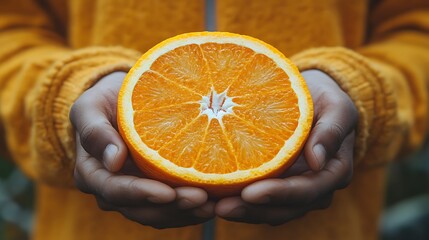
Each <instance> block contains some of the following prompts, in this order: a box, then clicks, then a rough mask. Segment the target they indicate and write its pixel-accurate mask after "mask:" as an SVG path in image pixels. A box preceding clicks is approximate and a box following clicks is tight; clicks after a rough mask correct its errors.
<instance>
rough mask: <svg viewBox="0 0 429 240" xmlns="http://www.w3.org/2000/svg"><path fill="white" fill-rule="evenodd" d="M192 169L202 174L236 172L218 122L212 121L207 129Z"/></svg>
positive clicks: (233, 160) (233, 158)
mask: <svg viewBox="0 0 429 240" xmlns="http://www.w3.org/2000/svg"><path fill="white" fill-rule="evenodd" d="M193 167H194V168H195V170H197V171H199V172H203V173H216V174H224V173H230V172H234V171H236V170H237V162H236V160H235V157H234V155H233V154H232V152H231V149H230V148H229V146H228V140H227V139H226V137H225V135H224V134H223V132H222V128H221V126H220V124H219V121H217V120H212V121H211V122H210V125H209V126H208V128H207V133H206V136H205V138H204V144H203V146H202V148H201V150H200V154H199V156H198V158H197V159H196V161H195V163H194V165H193Z"/></svg>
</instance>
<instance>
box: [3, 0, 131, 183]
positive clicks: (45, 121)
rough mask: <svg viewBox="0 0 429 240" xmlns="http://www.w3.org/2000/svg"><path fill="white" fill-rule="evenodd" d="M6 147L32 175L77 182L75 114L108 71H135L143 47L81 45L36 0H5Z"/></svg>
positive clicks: (4, 131) (4, 144)
mask: <svg viewBox="0 0 429 240" xmlns="http://www.w3.org/2000/svg"><path fill="white" fill-rule="evenodd" d="M0 46H2V47H1V48H0V143H1V144H2V145H1V146H0V149H1V152H2V153H7V154H8V155H9V156H10V157H11V158H12V159H13V160H14V161H15V162H16V163H17V165H19V167H20V168H21V169H22V170H23V171H24V172H25V173H26V174H27V175H28V176H30V177H31V178H33V179H35V180H37V181H44V182H48V183H51V184H56V185H69V184H71V183H72V169H73V166H74V148H75V147H74V136H73V134H74V133H73V131H72V128H71V124H70V122H69V120H68V113H69V109H70V107H71V105H72V103H73V102H74V101H75V99H76V98H77V97H78V96H79V95H80V94H81V93H82V92H83V91H84V90H86V89H87V88H89V87H90V86H91V85H92V84H94V83H95V82H96V81H97V80H98V79H100V78H101V77H102V76H103V75H106V74H108V73H110V72H113V71H128V69H129V68H130V67H131V66H132V64H133V63H134V61H135V60H136V59H137V57H138V55H139V54H138V53H137V52H135V51H133V50H129V49H124V48H122V47H89V48H85V49H79V50H74V49H71V48H70V47H68V46H67V42H66V40H65V38H64V37H63V36H62V35H61V34H60V33H59V31H56V26H55V25H54V24H53V21H51V19H50V16H49V14H47V13H46V11H44V9H43V7H41V5H39V4H38V2H37V1H31V0H19V1H18V0H17V1H2V3H1V4H0Z"/></svg>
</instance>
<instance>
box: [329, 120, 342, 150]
mask: <svg viewBox="0 0 429 240" xmlns="http://www.w3.org/2000/svg"><path fill="white" fill-rule="evenodd" d="M329 132H330V133H331V134H332V135H333V136H334V140H335V143H336V144H337V145H338V146H339V145H341V142H342V140H343V136H344V132H345V131H344V127H343V126H341V125H340V124H338V123H335V122H334V123H332V124H331V125H330V127H329Z"/></svg>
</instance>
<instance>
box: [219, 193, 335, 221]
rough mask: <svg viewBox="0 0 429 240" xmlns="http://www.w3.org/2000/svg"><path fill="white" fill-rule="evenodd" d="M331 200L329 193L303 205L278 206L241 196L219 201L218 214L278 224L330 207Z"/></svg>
mask: <svg viewBox="0 0 429 240" xmlns="http://www.w3.org/2000/svg"><path fill="white" fill-rule="evenodd" d="M331 201H332V195H328V196H326V197H324V198H323V199H321V200H320V201H317V202H314V203H311V204H308V205H306V206H303V207H284V206H281V207H278V206H270V205H252V204H249V203H246V202H244V201H242V200H240V199H239V198H230V199H224V200H222V201H220V202H219V203H218V205H217V207H216V214H217V215H218V216H220V217H222V218H225V219H227V220H230V221H238V222H246V223H267V224H270V225H273V226H276V225H280V224H284V223H286V222H288V221H291V220H293V219H297V218H300V217H302V216H304V215H305V214H306V213H307V212H309V211H312V210H319V209H326V208H327V207H329V205H330V203H331Z"/></svg>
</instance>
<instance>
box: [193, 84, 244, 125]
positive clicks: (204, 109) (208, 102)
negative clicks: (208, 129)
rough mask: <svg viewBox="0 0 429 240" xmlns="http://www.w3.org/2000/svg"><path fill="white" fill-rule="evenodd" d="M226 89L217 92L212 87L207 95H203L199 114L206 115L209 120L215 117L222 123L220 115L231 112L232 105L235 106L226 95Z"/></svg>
mask: <svg viewBox="0 0 429 240" xmlns="http://www.w3.org/2000/svg"><path fill="white" fill-rule="evenodd" d="M227 91H228V89H227V90H225V91H224V92H222V93H217V92H216V90H215V89H214V88H213V87H212V89H211V91H210V93H209V94H208V95H207V96H203V98H202V99H201V101H200V104H201V113H200V114H201V115H204V114H205V115H207V117H208V118H209V122H210V121H211V120H212V119H216V120H218V121H219V123H220V124H221V125H222V117H223V116H225V115H227V114H231V113H233V111H232V107H234V106H236V105H237V104H235V103H234V102H233V101H232V98H230V97H228V95H227Z"/></svg>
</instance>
